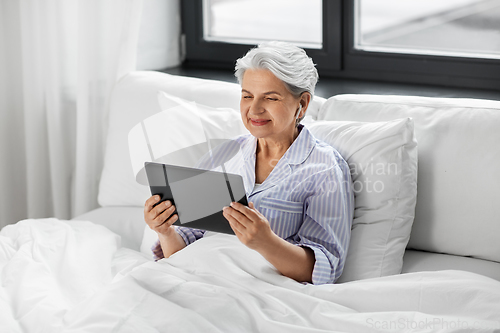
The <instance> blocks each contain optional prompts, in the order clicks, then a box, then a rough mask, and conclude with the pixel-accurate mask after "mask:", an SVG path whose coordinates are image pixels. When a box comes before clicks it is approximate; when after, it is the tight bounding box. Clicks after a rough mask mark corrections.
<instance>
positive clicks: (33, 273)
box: [0, 219, 500, 333]
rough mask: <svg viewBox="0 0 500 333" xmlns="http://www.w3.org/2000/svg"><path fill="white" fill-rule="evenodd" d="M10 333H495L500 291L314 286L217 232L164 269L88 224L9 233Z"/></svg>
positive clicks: (485, 283) (46, 222) (372, 283)
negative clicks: (299, 280) (427, 332)
mask: <svg viewBox="0 0 500 333" xmlns="http://www.w3.org/2000/svg"><path fill="white" fill-rule="evenodd" d="M0 276H1V285H2V287H1V289H0V332H12V333H15V332H99V333H102V332H158V331H169V332H200V331H202V332H334V331H343V332H345V331H347V332H388V331H389V332H390V331H395V332H406V331H408V332H410V331H438V330H439V331H440V332H470V331H474V332H494V331H495V330H496V331H499V330H500V282H498V281H496V280H494V279H490V278H487V277H484V276H481V275H477V274H474V273H468V272H463V271H440V272H420V273H410V274H404V275H397V276H390V277H384V278H377V279H369V280H363V281H356V282H349V283H344V284H341V285H323V286H313V285H305V284H300V283H297V282H295V281H293V280H291V279H288V278H286V277H284V276H281V275H280V274H278V273H277V272H276V270H275V269H274V268H273V267H272V266H271V265H270V264H269V263H268V262H267V261H266V260H264V258H263V257H261V256H260V255H259V254H258V253H257V252H255V251H252V250H250V249H248V248H246V247H245V246H244V245H242V244H241V243H240V242H239V241H238V240H237V238H236V237H234V236H229V235H222V234H213V235H210V236H208V237H205V238H203V239H201V240H199V241H197V242H195V243H194V244H192V245H190V246H188V247H187V248H185V249H184V250H182V251H180V252H178V253H176V254H175V255H173V256H172V257H171V258H168V259H163V260H161V261H159V262H157V263H155V262H153V261H151V260H149V259H148V258H146V257H145V256H144V255H143V254H141V253H140V252H138V251H134V250H132V249H128V248H124V247H121V246H120V237H119V236H118V235H116V234H115V233H113V232H111V231H110V230H109V229H107V228H105V227H103V226H100V225H96V224H94V223H91V222H86V221H61V220H57V219H40V220H24V221H21V222H18V223H17V224H15V225H9V226H7V227H5V228H3V229H2V231H1V232H0Z"/></svg>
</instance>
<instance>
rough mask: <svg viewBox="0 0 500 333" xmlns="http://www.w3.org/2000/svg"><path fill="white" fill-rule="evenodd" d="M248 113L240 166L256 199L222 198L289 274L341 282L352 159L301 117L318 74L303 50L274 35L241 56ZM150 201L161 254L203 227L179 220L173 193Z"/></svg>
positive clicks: (242, 235) (227, 212)
mask: <svg viewBox="0 0 500 333" xmlns="http://www.w3.org/2000/svg"><path fill="white" fill-rule="evenodd" d="M235 75H236V77H237V79H238V81H239V83H240V85H241V102H240V112H241V119H242V121H243V123H244V125H245V127H246V128H247V129H248V131H249V132H250V134H247V135H244V136H241V137H238V138H237V139H236V142H238V143H239V145H240V151H241V152H242V154H243V159H244V161H243V165H241V168H240V171H241V172H240V173H241V174H242V176H243V178H244V180H245V186H246V187H248V186H249V187H251V188H246V192H247V196H248V201H249V205H248V206H244V205H242V204H240V203H237V202H233V203H231V204H230V206H229V207H224V209H223V215H224V216H225V218H226V219H227V220H228V221H229V224H230V225H231V228H232V229H233V231H234V233H235V234H236V236H237V237H238V239H239V240H240V241H241V242H242V243H243V244H245V245H246V246H248V247H249V248H251V249H253V250H255V251H257V252H259V253H260V254H261V255H262V256H263V257H264V258H266V259H267V260H268V261H269V262H270V263H271V264H272V265H274V267H276V269H277V270H278V271H279V272H280V273H281V274H283V275H285V276H287V277H290V278H292V279H294V280H296V281H299V282H310V283H314V284H322V283H334V282H335V281H336V280H337V279H338V277H339V276H340V274H341V273H342V270H343V267H344V262H345V258H346V254H347V249H348V246H349V239H350V230H351V222H352V217H353V191H352V187H351V178H350V171H349V167H348V165H347V163H346V162H345V161H344V159H343V158H342V157H341V156H340V154H339V153H338V152H337V151H336V150H335V149H334V148H333V147H331V146H329V145H327V144H326V143H324V142H321V141H319V140H317V139H315V138H314V136H313V135H312V134H311V133H310V132H309V130H308V129H307V128H306V127H304V126H303V125H301V124H300V121H301V120H302V119H303V118H304V116H305V114H306V111H307V108H308V106H309V104H310V103H311V100H312V98H313V94H314V88H315V85H316V82H317V80H318V74H317V71H316V68H315V67H314V64H313V62H312V60H311V58H309V57H308V56H307V54H306V53H305V51H304V50H302V49H300V48H298V47H296V46H293V45H291V44H288V43H282V42H270V43H264V44H261V45H259V46H258V47H256V48H253V49H251V50H250V51H249V52H248V53H247V54H246V55H245V56H244V57H243V58H240V59H238V61H237V62H236V71H235ZM158 201H159V198H158V197H157V196H153V197H151V198H149V199H148V200H147V201H146V203H145V207H144V218H145V221H146V223H147V224H148V225H149V226H150V227H151V229H153V230H155V231H156V232H157V234H158V237H159V240H158V242H157V244H156V245H155V246H154V247H153V252H154V254H155V257H156V259H160V258H162V257H168V256H170V255H172V254H173V253H175V252H177V251H179V250H181V249H182V248H184V247H185V246H186V245H188V244H190V243H192V242H194V241H196V239H199V238H200V237H203V235H204V231H201V230H196V229H189V228H185V227H172V226H171V225H172V223H174V222H175V221H176V220H177V215H176V214H174V215H172V213H173V212H174V210H175V207H174V206H173V205H172V204H171V203H170V202H165V203H162V204H160V205H157V206H156V207H155V206H154V205H155V203H157V202H158Z"/></svg>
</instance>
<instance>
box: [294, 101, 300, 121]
mask: <svg viewBox="0 0 500 333" xmlns="http://www.w3.org/2000/svg"><path fill="white" fill-rule="evenodd" d="M300 111H302V104H299V111H297V115H296V116H295V120H297V119H299V114H300Z"/></svg>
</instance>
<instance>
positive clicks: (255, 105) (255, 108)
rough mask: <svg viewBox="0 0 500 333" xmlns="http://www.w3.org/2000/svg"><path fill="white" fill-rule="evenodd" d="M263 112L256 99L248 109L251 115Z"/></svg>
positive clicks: (260, 104)
mask: <svg viewBox="0 0 500 333" xmlns="http://www.w3.org/2000/svg"><path fill="white" fill-rule="evenodd" d="M264 111H265V109H264V107H263V106H262V103H261V102H260V101H258V100H256V99H254V100H253V101H252V104H250V109H249V113H251V114H261V113H263V112H264Z"/></svg>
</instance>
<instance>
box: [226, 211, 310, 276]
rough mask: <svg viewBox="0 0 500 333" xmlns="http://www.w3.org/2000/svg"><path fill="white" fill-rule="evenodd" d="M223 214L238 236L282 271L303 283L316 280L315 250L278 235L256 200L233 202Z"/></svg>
mask: <svg viewBox="0 0 500 333" xmlns="http://www.w3.org/2000/svg"><path fill="white" fill-rule="evenodd" d="M223 215H224V217H225V218H226V219H227V220H228V221H229V224H230V225H231V228H233V231H234V233H235V234H236V237H238V239H239V240H240V241H241V242H242V243H243V244H245V245H246V246H248V247H249V248H251V249H253V250H256V251H257V252H259V253H260V254H261V255H262V256H263V257H264V258H266V259H267V261H269V262H270V263H271V264H272V265H273V266H274V267H276V269H277V270H278V271H279V272H280V273H281V274H283V275H284V276H288V277H289V278H292V279H294V280H296V281H299V282H312V272H313V269H314V263H315V255H314V252H313V250H311V249H310V248H308V247H302V246H296V245H293V244H291V243H289V242H287V241H286V240H284V239H282V238H280V237H279V236H278V235H276V234H275V233H274V232H273V231H272V229H271V226H270V224H269V221H268V220H267V219H266V218H265V217H264V215H262V214H261V213H260V212H259V211H258V210H257V209H255V206H254V205H253V202H250V203H249V204H248V207H247V206H245V205H242V204H240V203H237V202H233V203H231V207H224V209H223Z"/></svg>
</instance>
